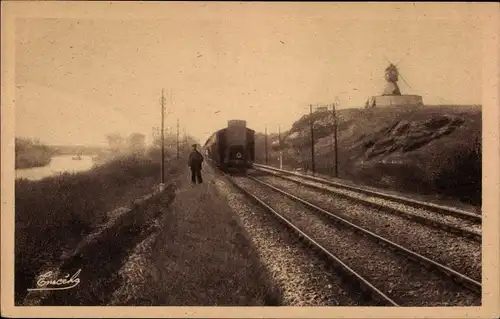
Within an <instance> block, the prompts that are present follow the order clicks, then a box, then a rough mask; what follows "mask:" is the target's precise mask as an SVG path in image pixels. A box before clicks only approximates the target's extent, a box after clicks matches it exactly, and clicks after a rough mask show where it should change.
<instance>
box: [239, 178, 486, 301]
mask: <svg viewBox="0 0 500 319" xmlns="http://www.w3.org/2000/svg"><path fill="white" fill-rule="evenodd" d="M237 182H238V184H239V185H241V186H242V187H244V188H245V189H247V190H249V191H250V192H251V193H254V194H255V195H256V196H257V197H259V198H261V199H262V200H263V201H264V202H266V203H267V204H268V205H270V206H271V207H273V208H274V209H275V210H277V211H278V212H279V213H281V214H283V215H284V216H285V217H287V218H289V219H290V220H292V222H293V223H294V224H296V225H297V226H298V227H299V228H301V229H303V230H304V231H305V232H306V233H308V234H309V235H310V236H311V237H313V238H314V239H315V240H316V241H318V242H319V243H321V244H322V245H324V247H325V248H327V249H328V250H330V251H331V252H332V253H334V254H335V255H337V256H338V257H339V258H340V259H341V260H343V261H344V262H345V263H346V264H348V265H349V266H351V267H352V268H353V269H355V270H356V271H358V272H359V273H361V274H362V275H363V276H364V277H365V278H367V279H369V280H370V281H371V282H372V283H373V284H374V285H375V286H376V287H378V288H379V289H381V290H382V291H383V292H385V293H386V294H388V295H389V296H390V297H391V298H393V299H394V300H395V301H396V302H398V303H399V304H401V305H405V306H470V305H479V304H480V302H481V297H480V296H478V295H476V294H474V293H472V292H470V291H468V290H467V289H465V288H463V287H461V286H459V285H457V284H455V283H453V282H452V281H450V280H449V279H448V278H445V277H442V276H441V275H440V274H438V273H435V272H434V271H429V270H427V269H425V268H423V267H421V266H420V265H417V264H415V263H413V262H412V261H409V260H408V259H407V258H405V257H404V256H401V255H399V254H395V253H394V252H392V251H390V250H387V248H385V247H383V246H381V245H379V244H378V243H375V242H374V241H373V240H371V239H368V238H366V237H365V236H361V235H359V234H358V233H356V232H353V231H352V230H351V229H349V228H346V227H344V226H339V225H337V224H335V223H333V222H331V221H327V220H325V219H324V218H319V217H318V215H317V214H315V213H314V212H312V211H311V210H309V209H307V208H305V207H303V206H302V205H299V204H297V203H296V202H294V201H292V200H290V199H288V198H285V197H284V196H283V195H281V194H279V193H276V192H274V191H272V190H270V189H269V188H267V187H265V186H262V185H259V184H257V183H256V182H254V181H251V180H249V179H247V178H238V179H237Z"/></svg>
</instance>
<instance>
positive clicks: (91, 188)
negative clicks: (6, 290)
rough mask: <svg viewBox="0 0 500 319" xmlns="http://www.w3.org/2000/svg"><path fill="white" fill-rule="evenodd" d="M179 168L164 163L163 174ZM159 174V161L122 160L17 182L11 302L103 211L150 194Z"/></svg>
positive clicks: (97, 222)
mask: <svg viewBox="0 0 500 319" xmlns="http://www.w3.org/2000/svg"><path fill="white" fill-rule="evenodd" d="M178 164H179V163H177V162H176V161H175V160H167V163H166V168H167V171H166V176H170V178H174V177H172V176H175V175H176V174H178V172H179V169H178V167H179V165H178ZM159 171H160V163H159V162H157V161H153V160H151V159H149V158H148V157H127V158H121V159H116V160H114V161H112V162H110V163H108V164H105V165H103V166H99V167H96V168H95V169H93V170H91V171H88V172H84V173H78V174H63V175H60V176H57V177H51V178H46V179H43V180H41V181H28V180H16V185H15V192H16V198H15V227H16V229H15V276H16V277H15V301H16V304H18V303H20V302H22V298H23V297H24V296H25V294H26V289H27V288H30V286H31V285H34V278H35V276H37V275H38V274H39V272H40V271H43V270H44V269H45V268H46V267H50V266H53V265H55V264H58V263H59V262H60V261H61V255H62V253H63V252H65V251H68V250H72V249H74V247H75V246H76V245H77V244H78V242H79V241H80V240H81V239H82V238H83V237H84V236H85V235H86V234H88V233H90V232H91V231H92V230H93V229H94V228H95V227H96V226H98V225H100V224H102V223H104V222H105V221H106V220H107V218H108V216H107V215H106V212H108V211H111V210H113V209H114V208H116V207H119V206H127V205H129V204H130V203H131V202H132V200H133V199H135V198H137V197H140V196H142V195H144V194H145V193H149V192H151V188H152V187H153V185H154V184H157V183H158V179H159V176H158V175H159Z"/></svg>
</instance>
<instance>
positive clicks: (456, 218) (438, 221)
mask: <svg viewBox="0 0 500 319" xmlns="http://www.w3.org/2000/svg"><path fill="white" fill-rule="evenodd" d="M254 166H255V168H256V169H257V170H259V171H262V172H265V173H268V174H272V175H274V176H279V177H280V178H283V179H286V180H289V181H293V182H294V183H297V184H300V185H303V186H307V187H311V188H314V189H316V190H319V191H322V192H326V193H331V194H335V195H336V196H341V197H343V198H347V199H350V200H354V201H356V202H361V203H363V204H364V205H366V206H369V207H373V208H376V209H379V210H381V211H384V212H387V213H391V214H395V215H398V216H401V217H404V218H407V219H410V220H413V221H416V222H419V223H421V224H424V225H427V226H430V227H434V228H437V229H441V230H445V231H447V232H450V233H453V234H456V235H459V236H462V237H467V238H471V239H473V240H475V241H477V242H481V240H482V232H481V221H482V217H481V215H478V214H474V213H471V212H467V211H463V210H460V209H457V208H454V207H447V206H440V205H436V204H433V203H426V202H420V201H416V200H413V199H411V198H406V197H401V196H395V195H390V194H386V193H382V192H377V191H374V190H370V189H366V188H362V187H355V186H351V185H346V184H342V183H338V182H334V181H330V180H326V179H323V178H318V177H312V176H305V175H302V174H298V173H295V172H290V171H286V170H280V169H278V168H274V167H270V166H266V165H260V164H254Z"/></svg>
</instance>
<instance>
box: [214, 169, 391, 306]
mask: <svg viewBox="0 0 500 319" xmlns="http://www.w3.org/2000/svg"><path fill="white" fill-rule="evenodd" d="M220 173H221V174H222V175H224V176H225V177H226V178H227V179H228V180H229V181H230V182H231V183H232V184H233V185H234V186H235V187H236V188H237V189H238V190H240V191H241V192H242V193H243V194H244V195H245V196H247V197H249V198H250V199H252V200H254V201H255V202H257V203H258V204H259V206H261V207H263V208H264V209H265V210H267V211H268V212H270V213H271V214H272V215H274V216H275V217H277V218H278V219H279V220H280V221H281V222H282V223H284V224H285V226H287V227H288V228H289V229H291V230H292V231H293V232H295V233H297V234H298V235H299V236H300V237H301V238H304V239H305V240H307V241H308V243H309V244H310V245H312V246H313V247H315V248H317V249H318V250H319V251H321V252H322V253H323V254H324V255H325V256H327V257H328V258H329V259H330V260H331V261H333V262H334V263H336V264H337V265H339V266H340V267H341V269H342V270H343V271H344V272H345V273H346V274H347V275H348V276H349V277H351V278H353V279H354V280H355V281H356V282H358V283H359V284H360V288H361V290H362V291H363V293H365V294H368V295H369V296H370V297H371V298H372V299H377V298H378V299H380V301H381V302H383V303H384V304H387V305H390V306H398V307H399V306H400V305H399V304H398V303H396V302H395V301H394V300H392V299H391V298H390V297H389V296H387V295H386V294H384V293H383V292H382V291H381V290H380V289H378V288H377V287H375V286H374V285H373V284H372V283H370V282H369V281H368V280H367V279H365V278H364V277H363V276H361V275H360V274H359V273H357V272H356V271H355V270H354V269H352V268H351V267H349V266H348V265H347V264H345V263H344V262H343V261H342V260H340V259H339V258H338V257H337V256H335V255H334V254H333V253H331V252H330V251H328V250H327V249H326V248H325V247H323V246H322V245H321V244H319V243H318V242H316V241H315V240H314V239H313V238H311V236H309V235H307V234H306V233H305V232H304V231H302V230H300V229H299V228H298V227H297V226H295V225H294V224H293V223H292V222H291V221H290V220H289V219H287V218H286V217H284V216H283V215H281V214H280V213H278V212H277V211H276V210H274V209H273V208H272V207H270V206H269V205H267V204H266V203H265V202H264V201H262V200H261V199H259V198H258V197H257V196H255V195H254V194H252V193H250V192H249V191H248V190H246V189H245V188H243V187H241V186H240V185H238V183H237V182H236V181H235V180H234V179H233V178H232V177H231V176H229V175H227V174H225V173H223V172H220Z"/></svg>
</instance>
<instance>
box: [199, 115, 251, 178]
mask: <svg viewBox="0 0 500 319" xmlns="http://www.w3.org/2000/svg"><path fill="white" fill-rule="evenodd" d="M203 148H204V150H205V152H206V155H207V156H208V157H209V158H210V159H212V161H213V162H214V163H215V164H216V165H217V166H218V167H219V168H220V169H221V170H222V171H225V172H227V171H230V170H233V169H236V170H239V171H246V169H248V168H251V167H252V165H253V162H254V160H255V131H254V130H251V129H249V128H247V127H246V121H243V120H230V121H228V125H227V127H226V128H223V129H221V130H218V131H217V132H215V133H214V134H212V136H210V138H209V139H208V140H207V141H206V143H205V144H204V146H203Z"/></svg>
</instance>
